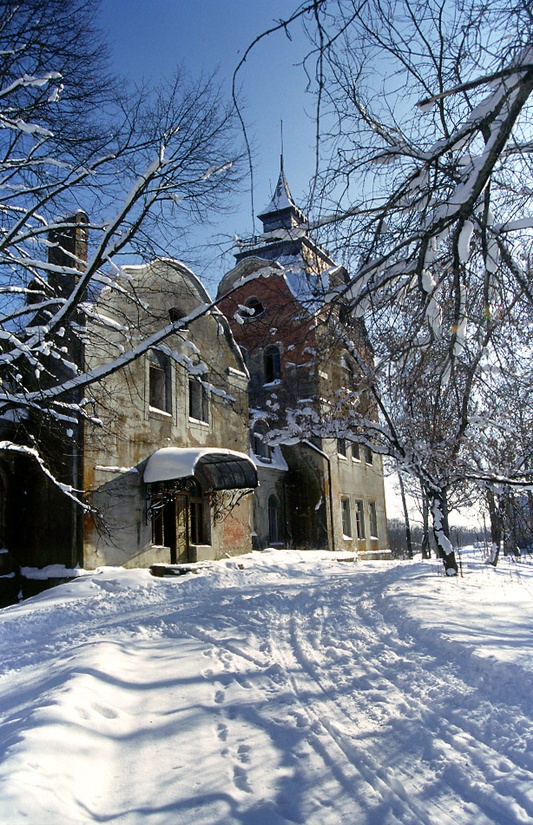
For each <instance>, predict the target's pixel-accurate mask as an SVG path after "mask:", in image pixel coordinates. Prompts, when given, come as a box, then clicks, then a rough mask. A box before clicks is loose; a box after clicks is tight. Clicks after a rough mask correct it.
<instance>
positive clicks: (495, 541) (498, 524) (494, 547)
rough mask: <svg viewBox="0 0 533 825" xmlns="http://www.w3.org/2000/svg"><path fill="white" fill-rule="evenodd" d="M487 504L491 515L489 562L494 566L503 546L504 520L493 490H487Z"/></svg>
mask: <svg viewBox="0 0 533 825" xmlns="http://www.w3.org/2000/svg"><path fill="white" fill-rule="evenodd" d="M487 504H488V505H489V517H490V542H491V548H490V555H489V559H488V561H489V564H492V566H493V567H496V566H497V564H498V559H499V556H500V550H501V546H502V538H503V520H502V516H501V512H500V508H499V506H498V502H497V501H496V496H495V495H494V493H493V492H492V490H487Z"/></svg>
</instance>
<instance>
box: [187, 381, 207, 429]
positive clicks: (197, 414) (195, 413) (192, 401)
mask: <svg viewBox="0 0 533 825" xmlns="http://www.w3.org/2000/svg"><path fill="white" fill-rule="evenodd" d="M189 418H194V419H195V420H196V421H208V395H207V390H206V388H205V387H204V385H203V384H202V383H200V381H196V380H195V379H194V378H189Z"/></svg>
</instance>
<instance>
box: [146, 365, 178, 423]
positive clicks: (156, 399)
mask: <svg viewBox="0 0 533 825" xmlns="http://www.w3.org/2000/svg"><path fill="white" fill-rule="evenodd" d="M148 380H149V401H148V403H149V404H150V407H152V409H154V410H161V411H162V412H167V413H171V412H172V392H171V389H172V368H171V364H170V360H169V359H168V358H167V357H166V356H165V355H163V354H162V353H159V352H153V353H151V354H150V363H149V379H148Z"/></svg>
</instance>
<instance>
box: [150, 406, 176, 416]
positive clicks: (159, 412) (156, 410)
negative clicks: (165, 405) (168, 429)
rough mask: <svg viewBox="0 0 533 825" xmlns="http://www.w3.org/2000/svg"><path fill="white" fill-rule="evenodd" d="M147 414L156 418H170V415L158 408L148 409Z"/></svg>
mask: <svg viewBox="0 0 533 825" xmlns="http://www.w3.org/2000/svg"><path fill="white" fill-rule="evenodd" d="M148 413H149V414H150V415H153V416H155V417H156V418H157V417H161V418H172V413H169V412H167V411H166V410H160V409H159V407H148Z"/></svg>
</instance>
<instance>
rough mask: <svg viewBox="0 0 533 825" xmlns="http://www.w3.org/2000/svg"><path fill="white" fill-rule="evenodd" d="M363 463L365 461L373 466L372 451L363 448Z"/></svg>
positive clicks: (368, 448)
mask: <svg viewBox="0 0 533 825" xmlns="http://www.w3.org/2000/svg"><path fill="white" fill-rule="evenodd" d="M365 461H366V463H367V464H373V463H374V457H373V454H372V450H371V449H370V447H365Z"/></svg>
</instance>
